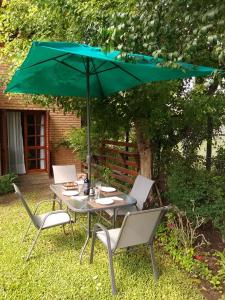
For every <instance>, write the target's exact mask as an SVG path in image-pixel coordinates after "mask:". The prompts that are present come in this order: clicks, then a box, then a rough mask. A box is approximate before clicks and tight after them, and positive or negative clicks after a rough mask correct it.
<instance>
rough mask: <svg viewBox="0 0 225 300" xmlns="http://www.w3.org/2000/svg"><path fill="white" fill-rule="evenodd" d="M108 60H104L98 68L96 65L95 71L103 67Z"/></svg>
mask: <svg viewBox="0 0 225 300" xmlns="http://www.w3.org/2000/svg"><path fill="white" fill-rule="evenodd" d="M107 62H108V61H103V63H101V64H100V65H99V66H98V67H97V68H96V67H95V72H97V70H98V69H99V68H101V67H102V66H104V65H105V64H106V63H107ZM100 72H101V71H100Z"/></svg>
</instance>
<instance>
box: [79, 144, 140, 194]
mask: <svg viewBox="0 0 225 300" xmlns="http://www.w3.org/2000/svg"><path fill="white" fill-rule="evenodd" d="M84 167H85V168H86V164H84ZM105 168H107V169H110V175H111V178H112V179H113V185H114V186H116V187H117V188H118V189H120V190H122V191H125V192H127V191H129V190H130V187H131V186H132V185H133V182H134V180H135V178H136V176H137V175H138V171H139V168H140V163H139V154H138V151H137V145H136V144H135V143H126V142H117V141H110V140H105V141H103V143H102V145H101V146H100V149H99V152H98V154H94V155H93V159H92V170H93V171H92V172H93V174H94V175H96V176H98V177H102V176H104V175H103V173H104V169H105Z"/></svg>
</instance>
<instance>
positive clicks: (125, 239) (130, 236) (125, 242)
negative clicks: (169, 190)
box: [115, 206, 169, 249]
mask: <svg viewBox="0 0 225 300" xmlns="http://www.w3.org/2000/svg"><path fill="white" fill-rule="evenodd" d="M168 209H169V207H168V206H165V207H160V208H156V209H150V210H142V211H137V212H132V213H131V212H128V213H127V214H126V216H125V218H124V221H123V224H122V226H121V230H120V234H119V236H118V240H117V244H116V247H115V249H116V248H126V247H130V246H135V245H139V244H147V243H149V244H151V243H152V241H153V239H154V236H155V233H156V229H157V226H158V225H159V223H160V221H161V219H162V217H163V215H164V214H165V212H166V211H167V210H168Z"/></svg>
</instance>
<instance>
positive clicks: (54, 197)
mask: <svg viewBox="0 0 225 300" xmlns="http://www.w3.org/2000/svg"><path fill="white" fill-rule="evenodd" d="M53 199H54V200H55V199H56V194H54V196H53ZM52 210H55V201H53V202H52Z"/></svg>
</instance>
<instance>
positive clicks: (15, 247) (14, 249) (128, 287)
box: [0, 194, 203, 300]
mask: <svg viewBox="0 0 225 300" xmlns="http://www.w3.org/2000/svg"><path fill="white" fill-rule="evenodd" d="M27 196H29V199H30V205H31V206H32V207H33V206H34V204H35V202H36V201H37V199H39V194H29V195H28V194H27ZM2 199H3V198H0V220H1V222H0V232H1V235H0V299H7V300H10V299H20V300H25V299H29V300H30V299H32V300H35V299H38V300H39V299H43V300H44V299H60V300H61V299H82V300H85V299H104V300H105V299H127V300H128V299H129V300H131V299H140V300H142V299H148V300H151V299H154V300H157V299H158V300H162V299H166V300H179V299H182V300H186V299H187V300H191V299H194V300H200V299H203V297H202V296H201V295H200V293H199V291H198V290H197V288H196V287H195V283H194V280H192V279H190V278H189V277H188V276H187V274H186V273H184V272H182V271H181V270H179V268H178V267H177V266H176V265H175V264H174V263H173V262H172V261H171V260H170V258H169V257H167V256H165V255H163V254H161V253H159V252H158V251H157V249H156V255H157V262H158V267H159V269H160V273H161V276H160V279H159V281H158V283H157V284H156V285H155V284H154V281H153V276H152V270H151V267H150V260H149V253H148V252H147V249H146V248H145V247H140V250H138V251H137V252H132V253H125V254H121V255H118V256H115V257H114V267H115V273H116V284H117V289H118V295H117V296H116V297H112V296H111V288H110V279H109V274H108V264H107V262H108V261H107V253H106V251H105V249H104V248H103V246H102V245H101V244H100V243H99V242H97V243H96V251H95V257H94V263H93V264H92V265H89V262H88V258H89V253H90V245H89V246H88V247H87V249H86V252H85V256H84V258H83V264H82V265H80V264H79V253H80V250H81V247H82V245H83V242H84V239H85V232H84V229H83V228H82V227H81V224H82V223H84V222H85V216H83V215H82V216H80V217H79V222H78V223H76V224H74V230H75V242H76V245H75V249H74V248H73V246H72V239H71V235H70V234H68V235H67V236H65V235H64V234H63V231H62V229H61V228H52V229H50V230H47V231H44V232H43V233H42V235H41V237H40V240H39V241H38V244H37V246H36V248H35V249H34V252H33V254H32V258H31V259H30V260H29V261H28V262H25V261H24V260H23V256H24V255H25V254H26V253H27V250H28V248H29V247H30V245H31V240H32V237H33V235H32V234H34V233H35V230H34V229H33V230H32V231H31V234H30V235H29V236H28V239H27V240H26V241H25V242H24V243H21V236H22V235H23V233H24V231H25V228H26V226H27V225H28V221H29V220H28V216H27V214H26V212H25V210H24V209H23V207H22V205H21V203H19V201H14V200H12V201H9V202H7V201H6V202H5V201H4V202H3V201H2V203H1V200H2ZM45 208H46V209H48V210H49V207H47V206H45ZM68 230H69V228H68Z"/></svg>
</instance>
